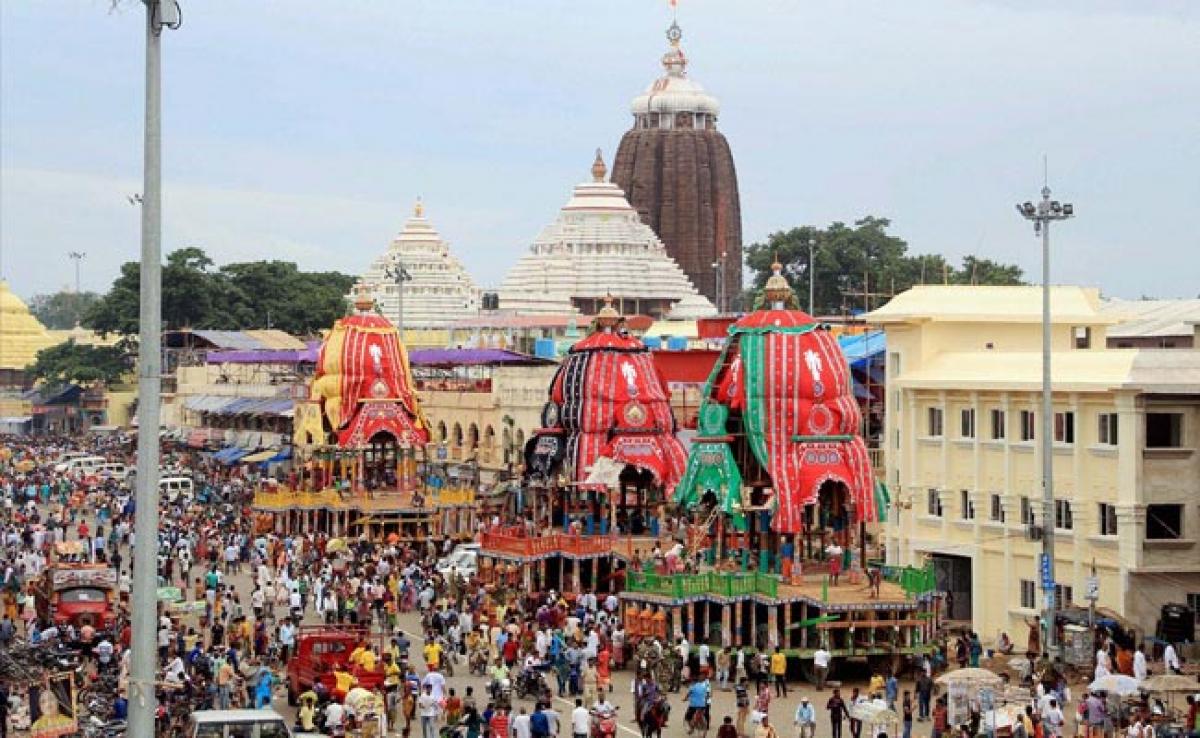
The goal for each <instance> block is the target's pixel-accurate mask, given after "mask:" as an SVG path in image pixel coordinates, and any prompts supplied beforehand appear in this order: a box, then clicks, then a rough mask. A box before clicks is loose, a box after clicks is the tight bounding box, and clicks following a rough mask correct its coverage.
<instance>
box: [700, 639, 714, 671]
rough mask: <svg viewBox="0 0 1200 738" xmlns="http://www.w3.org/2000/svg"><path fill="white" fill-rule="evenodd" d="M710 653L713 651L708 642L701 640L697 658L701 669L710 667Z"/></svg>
mask: <svg viewBox="0 0 1200 738" xmlns="http://www.w3.org/2000/svg"><path fill="white" fill-rule="evenodd" d="M710 655H712V651H711V650H710V649H709V647H708V644H707V643H705V642H703V641H701V642H700V646H699V647H697V648H696V658H697V659H698V660H699V662H700V668H701V669H707V668H708V657H709V656H710Z"/></svg>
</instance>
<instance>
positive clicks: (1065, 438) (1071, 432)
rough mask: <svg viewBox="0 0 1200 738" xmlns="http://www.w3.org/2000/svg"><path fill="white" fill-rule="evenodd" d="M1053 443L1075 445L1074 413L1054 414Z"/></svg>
mask: <svg viewBox="0 0 1200 738" xmlns="http://www.w3.org/2000/svg"><path fill="white" fill-rule="evenodd" d="M1054 442H1055V443H1075V413H1073V412H1070V411H1067V412H1064V413H1054Z"/></svg>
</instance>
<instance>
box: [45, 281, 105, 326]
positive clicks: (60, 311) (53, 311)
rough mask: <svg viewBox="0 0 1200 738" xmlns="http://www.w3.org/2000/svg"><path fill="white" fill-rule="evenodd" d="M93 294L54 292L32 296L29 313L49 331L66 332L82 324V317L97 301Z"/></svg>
mask: <svg viewBox="0 0 1200 738" xmlns="http://www.w3.org/2000/svg"><path fill="white" fill-rule="evenodd" d="M99 299H100V296H99V295H97V294H96V293H95V292H68V291H66V290H64V291H62V292H55V293H54V294H52V295H34V297H33V299H32V300H30V301H29V312H31V313H33V316H34V317H35V318H37V319H38V320H39V321H41V323H42V325H44V326H46V327H47V328H50V329H51V330H67V329H70V328H74V327H75V326H77V325H79V324H80V323H82V322H83V316H84V315H85V314H86V313H87V311H88V310H89V309H91V307H92V305H95V304H96V302H97V301H99Z"/></svg>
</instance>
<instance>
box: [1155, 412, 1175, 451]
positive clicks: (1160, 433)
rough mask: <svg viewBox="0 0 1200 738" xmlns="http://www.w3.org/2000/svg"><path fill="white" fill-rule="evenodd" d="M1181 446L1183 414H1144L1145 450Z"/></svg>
mask: <svg viewBox="0 0 1200 738" xmlns="http://www.w3.org/2000/svg"><path fill="white" fill-rule="evenodd" d="M1181 446H1183V413H1146V448H1179V447H1181Z"/></svg>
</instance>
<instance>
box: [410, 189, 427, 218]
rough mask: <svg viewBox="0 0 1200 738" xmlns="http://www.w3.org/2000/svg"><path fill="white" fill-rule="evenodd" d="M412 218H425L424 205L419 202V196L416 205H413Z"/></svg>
mask: <svg viewBox="0 0 1200 738" xmlns="http://www.w3.org/2000/svg"><path fill="white" fill-rule="evenodd" d="M413 217H416V218H424V217H425V204H424V203H423V202H421V196H420V195H418V196H417V204H416V205H413Z"/></svg>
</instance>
